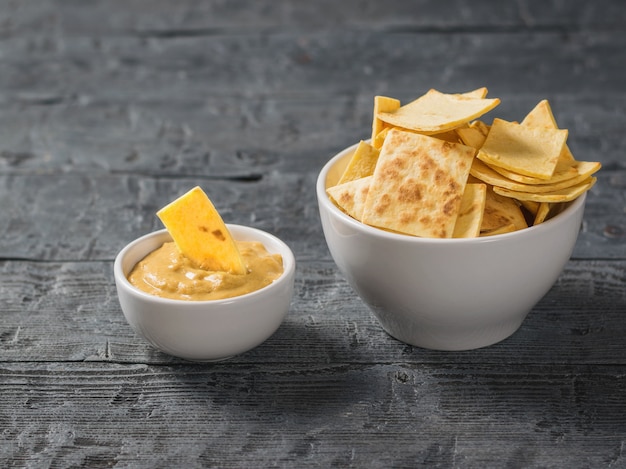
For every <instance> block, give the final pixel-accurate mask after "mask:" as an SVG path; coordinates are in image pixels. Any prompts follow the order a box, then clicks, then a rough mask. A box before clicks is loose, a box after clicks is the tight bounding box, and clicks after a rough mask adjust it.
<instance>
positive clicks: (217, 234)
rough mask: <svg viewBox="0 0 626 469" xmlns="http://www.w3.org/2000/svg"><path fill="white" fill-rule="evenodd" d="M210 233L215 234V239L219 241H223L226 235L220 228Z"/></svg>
mask: <svg viewBox="0 0 626 469" xmlns="http://www.w3.org/2000/svg"><path fill="white" fill-rule="evenodd" d="M211 234H212V235H213V236H215V237H216V238H217V239H219V240H220V241H224V240H225V239H226V236H224V233H222V230H215V231H212V232H211Z"/></svg>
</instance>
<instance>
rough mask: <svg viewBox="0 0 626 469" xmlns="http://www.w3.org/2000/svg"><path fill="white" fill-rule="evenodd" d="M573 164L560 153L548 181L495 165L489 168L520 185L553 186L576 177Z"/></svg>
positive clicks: (576, 173)
mask: <svg viewBox="0 0 626 469" xmlns="http://www.w3.org/2000/svg"><path fill="white" fill-rule="evenodd" d="M575 164H576V162H572V161H571V160H570V159H569V158H568V157H567V156H565V155H564V154H563V153H561V155H560V156H559V160H558V161H557V163H556V166H555V168H554V172H553V173H552V176H550V178H549V179H539V178H535V177H530V176H524V175H523V174H518V173H516V172H514V171H509V170H508V169H505V168H500V167H498V166H495V165H489V167H490V168H491V169H493V170H494V171H496V172H498V173H500V174H502V176H504V177H506V178H508V179H511V180H513V181H517V182H519V183H522V184H533V185H537V184H553V183H555V182H561V181H566V180H568V179H571V178H573V177H576V176H577V175H578V172H577V171H576V168H575V167H574V165H575Z"/></svg>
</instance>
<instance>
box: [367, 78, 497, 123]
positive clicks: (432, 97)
mask: <svg viewBox="0 0 626 469" xmlns="http://www.w3.org/2000/svg"><path fill="white" fill-rule="evenodd" d="M498 104H500V100H499V99H498V98H494V99H482V98H472V97H467V96H463V95H462V94H446V93H441V92H439V91H437V90H434V89H431V90H430V91H428V93H426V94H424V95H422V96H421V97H419V98H417V99H416V100H415V101H412V102H410V103H408V104H405V105H404V106H402V107H400V108H398V109H397V110H395V111H393V112H382V111H381V112H378V113H377V116H378V118H379V119H380V120H382V121H384V122H386V123H388V124H391V125H393V126H396V127H402V128H404V129H409V130H415V131H417V132H420V133H423V134H436V133H441V132H445V131H446V130H451V129H454V128H455V127H458V126H460V125H462V124H466V123H468V122H470V121H471V120H473V119H476V118H478V117H480V116H481V115H483V114H485V113H486V112H488V111H490V110H491V109H493V108H494V107H496V106H497V105H498Z"/></svg>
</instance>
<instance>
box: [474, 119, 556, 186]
mask: <svg viewBox="0 0 626 469" xmlns="http://www.w3.org/2000/svg"><path fill="white" fill-rule="evenodd" d="M566 139H567V130H564V129H563V130H562V129H548V128H536V127H526V126H523V125H521V124H516V123H514V122H507V121H505V120H503V119H498V118H495V119H494V121H493V124H492V126H491V130H490V131H489V135H487V139H486V140H485V143H484V145H483V146H482V148H481V149H480V151H479V152H478V156H477V157H478V158H479V159H480V160H482V161H484V162H485V163H488V164H490V165H495V166H498V167H501V168H504V169H508V170H509V171H512V172H515V173H518V174H523V175H526V176H532V177H535V178H538V179H550V177H551V176H552V174H553V173H554V169H555V167H556V164H557V161H558V160H559V155H560V154H561V151H562V150H563V145H565V140H566Z"/></svg>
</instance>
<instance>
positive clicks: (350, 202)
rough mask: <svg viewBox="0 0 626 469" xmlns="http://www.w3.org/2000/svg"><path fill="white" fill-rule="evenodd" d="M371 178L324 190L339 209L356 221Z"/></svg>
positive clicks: (359, 218)
mask: <svg viewBox="0 0 626 469" xmlns="http://www.w3.org/2000/svg"><path fill="white" fill-rule="evenodd" d="M372 178H373V176H367V177H364V178H361V179H354V180H352V181H348V182H345V183H343V184H339V185H337V186H334V187H329V188H328V189H326V192H327V193H328V196H329V197H330V198H331V200H332V201H333V202H334V203H335V205H337V206H338V207H339V208H340V209H342V210H343V211H344V212H346V213H347V214H348V215H350V216H351V217H352V218H354V219H356V220H359V221H360V220H361V218H362V215H363V208H364V206H365V200H366V199H367V193H368V191H369V188H370V184H371V182H372Z"/></svg>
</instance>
